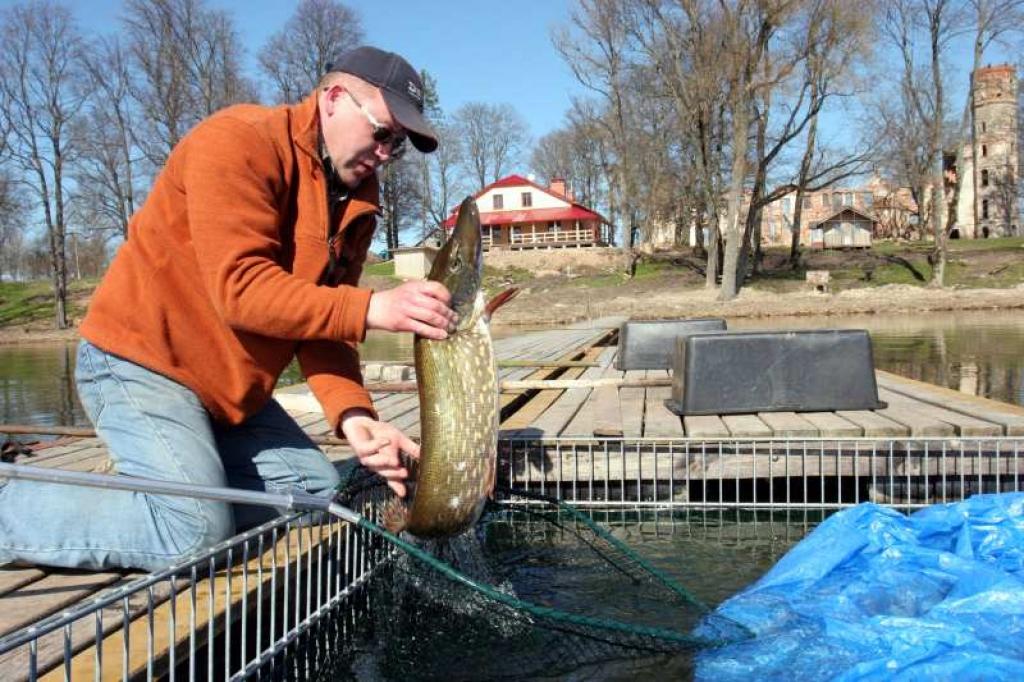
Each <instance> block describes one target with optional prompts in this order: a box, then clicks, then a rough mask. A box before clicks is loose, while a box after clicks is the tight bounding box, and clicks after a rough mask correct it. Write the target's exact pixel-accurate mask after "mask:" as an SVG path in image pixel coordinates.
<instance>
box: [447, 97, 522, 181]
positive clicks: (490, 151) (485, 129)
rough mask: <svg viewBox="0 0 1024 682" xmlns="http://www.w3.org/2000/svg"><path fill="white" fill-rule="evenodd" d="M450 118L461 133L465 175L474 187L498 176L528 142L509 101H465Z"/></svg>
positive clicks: (511, 164) (514, 160)
mask: <svg viewBox="0 0 1024 682" xmlns="http://www.w3.org/2000/svg"><path fill="white" fill-rule="evenodd" d="M452 118H453V121H454V123H455V125H456V126H457V127H458V129H459V130H460V132H461V137H462V150H463V163H464V164H465V167H466V171H467V175H468V176H470V177H471V178H472V179H473V180H474V181H475V182H476V185H477V188H482V187H484V186H486V185H487V184H489V183H491V182H494V181H495V180H497V179H499V178H501V176H502V174H503V173H505V172H507V170H508V169H509V167H511V166H513V165H514V164H515V163H517V162H518V160H519V154H520V153H521V152H522V150H523V148H524V147H525V146H526V144H527V141H528V140H527V138H528V128H527V125H526V122H525V121H524V120H523V117H522V116H521V115H520V114H519V113H518V112H517V111H516V110H515V109H514V108H513V107H512V105H511V104H485V103H483V102H468V103H466V104H463V105H462V106H461V107H459V108H458V109H457V110H456V111H455V113H454V114H453V116H452Z"/></svg>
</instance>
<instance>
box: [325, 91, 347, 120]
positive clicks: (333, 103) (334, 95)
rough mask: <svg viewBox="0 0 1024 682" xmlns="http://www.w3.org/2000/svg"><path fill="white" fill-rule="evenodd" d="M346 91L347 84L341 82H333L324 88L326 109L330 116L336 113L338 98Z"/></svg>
mask: <svg viewBox="0 0 1024 682" xmlns="http://www.w3.org/2000/svg"><path fill="white" fill-rule="evenodd" d="M344 93H345V86H344V85H342V84H341V83H332V84H331V85H328V86H327V87H326V88H324V111H325V112H326V113H327V115H328V116H333V115H334V110H335V108H337V106H338V100H339V99H340V98H341V96H342V95H343V94H344Z"/></svg>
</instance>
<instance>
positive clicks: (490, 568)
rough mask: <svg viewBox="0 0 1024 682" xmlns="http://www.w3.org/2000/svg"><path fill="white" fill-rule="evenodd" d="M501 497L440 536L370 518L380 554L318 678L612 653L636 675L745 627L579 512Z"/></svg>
mask: <svg viewBox="0 0 1024 682" xmlns="http://www.w3.org/2000/svg"><path fill="white" fill-rule="evenodd" d="M373 478H374V477H367V476H366V475H360V474H356V475H355V476H354V477H352V478H349V479H348V480H347V481H346V487H345V489H344V491H343V493H342V495H341V499H342V501H343V502H349V503H356V502H357V501H358V499H359V497H360V495H363V494H365V492H366V491H367V490H369V489H371V488H372V487H373V486H374V485H379V481H374V480H373ZM500 497H501V499H502V502H500V503H491V504H490V505H489V506H488V508H487V510H486V511H485V514H484V516H483V517H482V518H481V520H480V522H479V523H478V524H477V525H476V526H475V527H474V528H473V529H471V530H470V531H467V532H466V533H464V534H462V535H460V536H458V537H455V538H449V539H446V540H443V541H430V542H426V541H421V540H417V539H416V538H413V537H411V536H408V535H402V536H401V537H396V536H394V535H391V534H390V533H388V532H387V531H385V530H383V529H381V528H380V527H379V526H377V525H376V524H373V523H372V522H368V523H367V525H366V527H367V529H369V531H370V532H371V533H372V534H373V536H374V540H373V542H374V543H375V547H376V550H375V551H376V552H377V556H378V558H382V559H384V561H383V562H382V565H381V569H380V570H379V572H378V573H377V574H376V575H375V576H374V579H373V580H371V581H369V582H368V584H367V586H366V594H365V599H366V603H367V605H368V606H367V609H366V611H365V613H364V614H363V615H362V617H360V618H357V619H355V621H354V622H353V623H351V627H348V628H347V629H346V632H347V633H348V636H347V637H345V638H343V639H342V640H341V641H338V642H336V643H335V645H334V646H335V648H334V651H333V654H334V655H333V658H334V664H333V665H332V666H330V670H329V671H327V672H325V673H324V679H336V680H339V679H360V680H363V679H396V680H397V679H403V680H409V679H445V680H483V679H531V678H537V677H543V676H554V675H564V674H566V673H570V672H573V671H576V673H577V674H582V673H580V671H586V670H587V668H588V666H600V667H601V669H602V671H603V672H602V676H604V677H606V678H607V675H608V666H609V665H610V666H613V667H612V670H616V671H617V673H616V674H621V675H623V676H635V675H640V674H644V673H643V671H644V670H645V669H646V668H645V667H646V666H654V667H655V668H657V666H658V665H659V661H661V660H662V659H666V658H669V657H675V656H677V655H678V654H679V653H680V652H692V651H695V650H697V649H700V648H704V647H711V646H717V645H720V644H722V643H723V642H724V641H735V640H737V639H740V638H744V637H745V636H746V635H747V633H746V632H745V631H744V630H743V628H742V627H741V626H740V625H738V624H736V623H733V622H728V621H725V620H723V619H720V618H718V617H715V616H713V615H711V614H710V613H709V609H708V608H707V607H706V606H705V605H704V604H702V603H701V602H700V601H699V600H698V599H697V598H696V597H695V596H694V595H692V594H691V593H690V592H689V591H688V590H687V589H686V588H685V587H684V586H683V585H681V584H679V582H677V581H676V580H675V579H674V578H672V577H671V576H669V575H668V574H667V573H665V572H664V571H661V570H659V569H658V568H656V567H655V566H653V565H652V564H650V563H649V562H648V561H646V560H645V559H644V558H643V557H642V556H641V555H640V554H638V553H637V552H636V551H634V550H633V549H631V548H630V547H629V546H628V545H627V544H626V543H624V542H623V541H622V540H620V539H619V538H617V537H616V536H615V535H614V534H613V533H612V532H610V531H609V530H608V529H607V528H606V527H605V526H603V525H602V524H600V523H597V522H595V521H594V520H593V518H592V517H591V516H590V515H589V514H587V513H585V512H584V511H582V510H580V509H576V508H574V507H572V506H570V505H568V504H565V503H561V502H558V501H557V500H554V499H549V498H545V497H541V496H537V495H532V494H527V493H525V492H522V491H512V490H509V491H504V492H503V494H502V495H500ZM698 623H702V627H701V629H700V633H701V635H700V636H698V635H696V634H694V632H693V631H694V628H695V626H697V624H698ZM613 676H614V674H613Z"/></svg>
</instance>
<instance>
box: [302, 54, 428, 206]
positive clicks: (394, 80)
mask: <svg viewBox="0 0 1024 682" xmlns="http://www.w3.org/2000/svg"><path fill="white" fill-rule="evenodd" d="M327 71H328V72H327V74H326V75H325V76H324V77H323V79H321V81H320V85H319V97H318V100H319V106H320V122H321V130H322V132H323V136H324V142H325V144H326V146H327V152H328V154H329V155H330V157H331V161H332V162H333V164H334V168H335V170H336V171H337V173H338V177H339V178H340V179H341V181H342V182H343V183H345V184H346V185H348V186H349V187H355V186H357V185H358V184H359V183H360V182H362V181H363V180H364V179H365V178H366V177H367V176H368V175H370V174H371V173H373V172H374V171H375V170H376V168H377V167H378V166H379V165H380V164H382V163H385V162H387V161H389V160H391V159H392V158H394V157H395V156H397V155H398V154H399V153H401V147H402V144H403V143H404V140H405V139H406V138H408V140H409V142H411V143H412V145H413V146H414V147H416V149H418V150H420V151H421V152H424V153H427V152H432V151H434V150H435V149H436V148H437V134H436V133H435V132H434V130H433V128H432V127H431V126H430V124H429V123H428V122H427V121H426V119H425V118H424V117H423V83H422V81H421V80H420V77H419V74H417V73H416V71H415V69H413V68H412V67H411V66H410V65H409V63H408V62H406V61H405V60H404V59H402V58H401V57H399V56H398V55H397V54H394V53H393V52H384V51H383V50H378V49H376V48H373V47H359V48H356V49H354V50H350V51H348V52H344V53H342V54H341V55H339V56H338V57H337V58H336V59H335V60H334V61H332V62H331V64H330V65H329V66H328V69H327Z"/></svg>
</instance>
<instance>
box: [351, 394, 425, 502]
mask: <svg viewBox="0 0 1024 682" xmlns="http://www.w3.org/2000/svg"><path fill="white" fill-rule="evenodd" d="M341 432H342V433H343V434H344V435H345V438H347V439H348V443H349V445H351V446H352V449H353V450H355V453H356V456H357V457H359V461H360V462H361V463H362V465H363V466H365V467H366V468H367V469H369V470H370V471H372V472H374V473H376V474H379V475H380V476H382V477H383V478H384V479H385V480H386V481H387V482H388V487H389V488H391V489H392V490H393V491H395V494H396V495H398V496H399V497H405V479H406V478H408V477H409V471H408V470H407V469H406V468H405V467H404V466H402V460H401V458H400V457H399V456H398V453H399V452H405V453H406V454H408V455H411V456H412V457H415V458H418V457H419V456H420V446H419V445H417V444H416V443H414V442H413V441H412V440H410V439H409V437H408V436H406V435H405V434H404V433H402V432H401V431H399V430H398V429H397V428H396V427H394V426H392V425H391V424H389V423H387V422H381V421H377V420H376V419H374V418H373V417H372V416H371V415H370V413H369V412H367V411H366V410H363V409H359V408H354V409H351V410H346V411H345V413H344V414H343V415H342V416H341Z"/></svg>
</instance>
